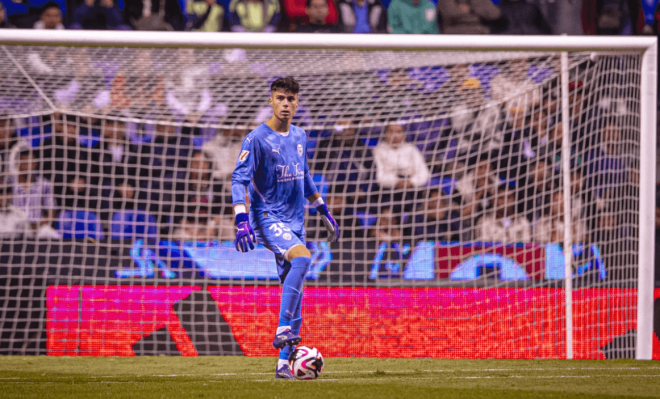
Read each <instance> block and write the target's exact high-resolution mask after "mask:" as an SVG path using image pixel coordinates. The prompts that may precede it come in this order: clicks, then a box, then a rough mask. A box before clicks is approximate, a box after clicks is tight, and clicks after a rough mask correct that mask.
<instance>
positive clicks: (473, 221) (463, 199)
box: [453, 155, 500, 241]
mask: <svg viewBox="0 0 660 399" xmlns="http://www.w3.org/2000/svg"><path fill="white" fill-rule="evenodd" d="M499 184H500V181H499V178H498V177H497V175H496V174H495V170H494V168H493V164H492V163H491V160H490V158H489V157H488V156H487V155H483V156H482V157H481V159H480V160H479V161H478V162H477V163H476V164H475V165H474V166H473V167H472V168H471V170H470V172H468V173H466V174H465V175H464V176H463V177H462V178H461V179H460V180H459V181H458V182H456V186H455V187H454V196H453V202H454V204H455V205H456V206H458V207H459V209H460V218H461V231H462V232H463V234H462V236H461V238H462V239H463V240H466V241H469V240H473V239H474V238H475V232H474V228H475V227H476V225H477V221H478V220H479V218H481V216H482V215H483V212H484V211H485V210H486V209H488V208H489V204H490V202H491V201H492V197H493V196H494V195H495V194H496V192H497V186H498V185H499Z"/></svg>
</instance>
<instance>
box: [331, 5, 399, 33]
mask: <svg viewBox="0 0 660 399" xmlns="http://www.w3.org/2000/svg"><path fill="white" fill-rule="evenodd" d="M337 20H338V24H339V26H340V28H341V30H342V31H343V32H345V33H386V32H387V11H386V10H385V7H384V6H383V3H381V1H380V0H337Z"/></svg>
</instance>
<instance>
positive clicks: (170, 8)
mask: <svg viewBox="0 0 660 399" xmlns="http://www.w3.org/2000/svg"><path fill="white" fill-rule="evenodd" d="M124 18H125V23H126V24H127V25H130V26H132V27H133V28H134V29H136V30H157V31H166V30H169V31H171V30H177V31H178V30H183V28H184V27H185V23H186V20H185V17H184V16H183V12H182V11H181V6H180V5H179V1H178V0H131V1H127V2H126V8H125V10H124Z"/></svg>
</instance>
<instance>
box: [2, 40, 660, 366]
mask: <svg viewBox="0 0 660 399" xmlns="http://www.w3.org/2000/svg"><path fill="white" fill-rule="evenodd" d="M69 35H72V34H71V33H69ZM164 36H165V35H164ZM2 37H3V36H2V35H0V39H2ZM71 37H73V36H71ZM167 37H169V36H167ZM172 37H176V38H178V39H181V40H185V37H184V36H183V35H181V36H176V34H175V35H174V36H172ZM190 37H192V38H195V37H197V36H190ZM219 37H226V36H223V35H220V36H219ZM255 37H256V36H255ZM259 37H261V36H259ZM287 37H290V38H291V37H292V38H293V39H290V40H293V41H294V42H295V40H298V39H299V37H298V36H287ZM285 39H286V37H285ZM285 39H283V40H285ZM328 40H329V39H328ZM335 40H336V39H335ZM351 40H352V39H351ZM490 40H492V39H490ZM561 40H564V39H561ZM0 41H2V40H0ZM566 41H567V42H570V40H569V39H566ZM4 42H5V43H7V44H4V45H2V46H1V47H2V48H1V49H0V64H2V65H3V67H2V70H1V71H0V155H1V156H2V163H1V167H2V174H1V175H0V176H1V179H0V192H1V193H2V195H1V197H0V198H1V199H2V202H1V203H0V205H1V206H2V210H1V212H2V213H1V214H0V218H2V219H1V221H0V232H1V233H0V234H1V235H2V239H1V241H0V243H1V245H2V249H1V251H0V331H1V334H2V337H1V338H0V353H2V354H48V355H53V356H59V355H69V356H133V355H143V354H151V355H153V354H169V355H179V354H180V355H184V356H195V355H248V356H274V355H276V352H275V351H274V350H273V348H272V347H271V345H270V342H271V341H272V335H273V333H274V327H275V326H276V320H277V315H278V312H279V295H280V285H279V280H278V276H277V273H276V269H275V259H274V257H273V255H272V253H270V252H269V251H268V250H266V249H265V248H263V247H262V246H258V247H257V249H256V250H255V251H253V252H250V253H247V254H242V253H239V252H236V250H235V249H234V245H233V239H234V234H235V224H234V218H233V215H232V208H231V173H232V171H233V168H234V166H235V163H236V160H237V158H238V155H239V152H240V147H241V142H242V140H243V138H244V137H245V135H246V134H247V133H248V132H249V131H250V130H252V129H254V128H255V127H256V126H258V125H259V124H261V123H264V122H265V121H266V120H267V119H268V118H269V117H270V116H271V109H270V108H269V106H268V97H269V86H270V84H271V83H272V82H273V81H274V80H275V79H276V78H278V77H283V76H294V77H295V78H296V79H297V80H298V81H299V82H300V86H301V90H300V95H299V98H300V104H299V107H298V109H297V112H296V114H295V118H294V121H293V123H294V124H295V125H297V126H300V127H302V128H303V129H305V130H306V132H307V135H308V137H307V142H306V146H305V148H304V154H303V155H305V156H306V158H307V162H308V164H309V169H310V173H311V174H312V176H313V178H314V181H315V182H316V185H317V188H318V190H319V192H320V193H321V195H322V196H323V197H324V198H325V202H326V203H327V204H328V208H329V209H330V210H331V212H332V214H333V215H334V216H335V218H336V219H337V221H338V223H339V226H340V231H341V235H340V240H339V242H337V243H327V242H326V241H325V238H326V232H325V229H324V228H323V224H322V223H320V219H319V217H318V215H316V214H315V210H314V209H313V208H311V206H310V207H309V208H310V209H308V212H307V219H306V230H307V247H308V248H309V249H310V251H311V253H312V260H313V261H312V267H311V270H310V272H309V274H308V275H307V279H306V286H305V299H304V306H303V317H304V322H303V330H302V336H303V337H304V338H303V344H305V345H310V346H315V347H317V348H319V350H320V351H321V352H322V353H323V354H324V356H331V357H332V356H360V357H362V356H369V357H441V358H567V357H568V358H571V357H574V358H589V359H602V358H623V357H635V355H636V353H637V355H638V357H640V356H641V357H640V358H650V357H651V349H650V348H651V347H652V348H653V349H654V352H653V357H654V358H660V345H659V344H658V341H657V340H658V337H657V336H656V334H657V332H656V333H655V334H653V333H651V329H650V323H651V320H652V311H651V312H649V309H651V310H652V306H653V305H652V301H653V297H652V291H651V290H652V281H653V270H652V267H653V266H652V253H653V241H652V239H653V236H652V234H653V233H652V232H651V231H652V230H651V228H650V227H648V226H646V227H644V226H645V225H644V224H643V223H640V220H644V217H646V218H647V219H646V220H651V219H652V216H651V219H649V218H648V217H649V216H650V215H652V205H650V204H652V202H651V201H650V200H649V195H652V194H649V193H651V192H652V189H651V188H648V187H654V180H653V179H654V178H653V176H654V172H653V170H654V168H655V166H654V165H655V161H654V158H652V157H653V156H654V154H655V153H654V151H655V149H654V148H655V138H654V137H652V136H653V135H654V134H655V133H654V131H655V125H654V122H652V124H650V123H649V120H651V121H653V120H654V119H653V118H654V116H650V117H649V116H648V115H649V113H653V115H654V113H655V111H654V107H655V94H654V93H655V83H654V82H655V81H654V80H653V79H655V78H654V73H655V72H654V69H652V70H651V69H650V71H651V72H652V73H651V75H650V76H652V78H649V77H648V76H647V77H645V75H644V73H643V72H644V66H643V59H644V57H645V55H644V54H647V52H648V51H651V50H646V47H643V46H642V47H640V46H637V47H635V46H630V47H628V49H627V50H612V51H603V50H599V49H602V48H603V44H602V43H603V42H602V41H596V42H595V45H594V47H593V49H588V47H587V46H584V45H583V46H582V47H581V48H579V49H577V50H575V51H573V50H571V48H570V47H566V48H561V47H560V46H556V49H555V50H552V51H549V50H543V49H537V50H526V51H513V50H507V49H505V48H504V46H503V45H501V44H500V45H499V46H498V48H499V50H498V51H476V50H475V51H465V50H462V51H458V50H451V48H450V47H449V46H448V47H447V48H446V49H444V50H442V51H440V50H432V49H424V48H422V47H423V46H419V48H421V50H420V49H417V50H416V51H410V50H405V49H391V50H387V51H384V50H374V49H367V48H366V47H365V49H364V50H355V49H350V48H348V47H350V46H348V45H347V46H345V47H346V48H345V49H342V48H341V47H342V46H335V47H336V48H335V49H315V48H305V47H304V45H303V44H300V45H298V44H296V43H294V44H292V45H291V46H290V47H292V48H295V49H276V48H270V49H269V48H253V47H255V46H246V47H245V48H241V47H238V46H236V47H233V48H223V45H222V43H223V42H222V40H220V39H218V44H217V45H216V46H206V47H208V48H185V47H175V46H169V45H167V46H164V45H163V44H162V43H159V42H153V43H149V42H144V43H140V46H137V45H136V46H129V47H121V46H120V45H117V46H105V45H104V46H96V47H95V46H91V45H90V46H79V44H80V43H76V44H78V45H77V46H75V47H74V46H62V45H43V42H41V43H42V45H39V43H40V41H39V40H36V41H35V40H33V41H32V42H31V43H32V44H12V43H10V42H8V41H7V40H5V41H4ZM302 42H304V40H303V41H301V43H302ZM34 43H36V44H34ZM346 43H348V41H346ZM447 43H449V42H448V41H447ZM562 43H563V42H562ZM631 43H632V41H631ZM648 45H649V44H648V43H646V44H645V46H648ZM653 46H654V44H653ZM312 47H313V46H312ZM547 47H548V46H546V48H547ZM511 48H512V49H515V48H522V46H520V45H518V46H516V44H515V43H513V44H512V45H511ZM653 48H654V47H653ZM645 51H646V52H645ZM653 57H655V56H653ZM653 59H654V58H653ZM562 65H563V67H562ZM645 79H646V80H645ZM644 82H646V83H649V82H652V83H651V84H647V85H646V87H650V88H651V89H644V87H645V86H644ZM648 90H652V91H653V93H651V95H650V96H649V95H648ZM649 98H650V99H651V100H649ZM645 101H646V102H645ZM644 129H646V131H645V130H644ZM645 143H646V144H648V145H649V146H648V147H650V148H651V149H650V150H649V149H648V148H645V147H644V145H645ZM303 145H304V143H303ZM644 153H646V154H647V155H648V154H651V155H650V156H651V158H644V155H643V154H644ZM286 167H288V168H291V169H293V168H296V167H298V166H297V165H287V166H286ZM273 173H278V172H277V171H273ZM641 182H647V183H649V182H650V185H649V184H647V185H646V187H647V188H648V189H647V190H645V189H644V184H642V183H641ZM645 201H646V202H645ZM645 206H646V207H645ZM649 206H650V207H651V208H649ZM649 209H651V211H649ZM649 234H651V235H650V236H649ZM649 237H650V239H649ZM649 240H650V241H649ZM649 243H650V245H647V244H649ZM649 260H650V261H649ZM649 270H650V271H649ZM640 281H644V282H643V283H642V285H644V287H642V286H640V283H639V282H640ZM649 293H651V296H649ZM640 295H641V296H643V297H644V298H646V299H645V300H646V302H644V303H643V304H642V303H641V302H639V300H638V298H639V297H640ZM655 296H656V297H658V296H660V293H657V292H656V294H655ZM640 314H642V315H645V316H644V317H641V316H640ZM656 317H658V316H656ZM645 318H646V320H648V322H644V323H641V324H640V325H639V326H638V320H640V319H645ZM642 324H643V325H642ZM638 327H639V331H640V333H639V334H638ZM642 328H643V329H644V333H643V334H642ZM640 345H641V346H642V347H643V348H644V350H643V351H642V352H640V349H639V348H640ZM636 351H637V352H636ZM640 353H642V355H640Z"/></svg>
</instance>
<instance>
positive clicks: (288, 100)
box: [268, 90, 298, 121]
mask: <svg viewBox="0 0 660 399" xmlns="http://www.w3.org/2000/svg"><path fill="white" fill-rule="evenodd" d="M268 103H269V104H270V106H271V107H273V116H275V117H276V118H277V119H279V120H283V121H290V120H291V119H292V118H293V115H294V114H295V113H296V108H298V94H293V93H291V92H290V91H279V90H278V91H274V92H273V94H271V96H270V98H269V99H268Z"/></svg>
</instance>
